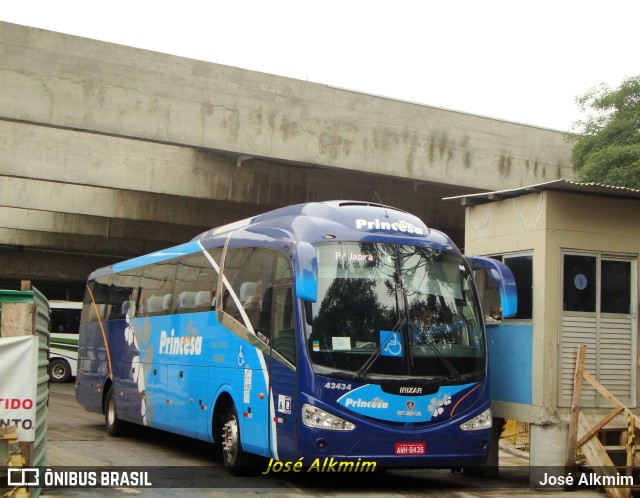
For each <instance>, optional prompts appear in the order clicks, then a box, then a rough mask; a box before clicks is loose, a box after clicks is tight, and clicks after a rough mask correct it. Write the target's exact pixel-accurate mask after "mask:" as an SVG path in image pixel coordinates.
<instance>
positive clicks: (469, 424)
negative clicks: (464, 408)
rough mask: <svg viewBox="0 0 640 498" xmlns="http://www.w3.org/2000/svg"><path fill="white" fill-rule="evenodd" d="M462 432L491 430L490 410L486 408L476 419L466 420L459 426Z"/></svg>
mask: <svg viewBox="0 0 640 498" xmlns="http://www.w3.org/2000/svg"><path fill="white" fill-rule="evenodd" d="M460 429H462V430H463V431H479V430H482V429H491V408H487V409H486V410H485V411H483V412H482V413H481V414H480V415H478V416H477V417H473V418H472V419H471V420H467V421H466V422H465V423H464V424H461V425H460Z"/></svg>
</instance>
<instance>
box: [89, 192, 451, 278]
mask: <svg viewBox="0 0 640 498" xmlns="http://www.w3.org/2000/svg"><path fill="white" fill-rule="evenodd" d="M231 232H235V234H234V239H235V238H242V236H243V235H246V236H248V237H252V236H255V235H257V234H261V235H267V236H269V237H270V238H271V239H276V240H283V241H292V242H297V241H302V240H304V241H306V242H309V243H311V244H314V243H318V242H327V241H328V240H332V239H335V240H348V241H371V242H374V241H379V240H381V239H389V241H395V242H398V243H408V244H415V243H418V242H419V243H426V242H431V243H433V244H437V245H442V246H445V245H453V242H452V241H451V239H449V238H448V237H447V236H446V235H444V234H442V233H441V232H439V231H437V230H430V229H429V228H427V226H426V225H425V224H424V223H423V222H422V221H421V220H420V219H419V218H417V217H416V216H414V215H412V214H410V213H407V212H406V211H402V210H400V209H397V208H394V207H391V206H385V205H383V204H376V203H370V202H361V201H324V202H310V203H305V204H296V205H293V206H287V207H283V208H279V209H275V210H273V211H269V212H266V213H263V214H259V215H257V216H254V217H252V218H247V219H244V220H241V221H237V222H234V223H230V224H228V225H223V226H221V227H217V228H213V229H211V230H208V231H206V232H203V233H201V234H200V235H198V236H196V237H194V238H193V239H192V240H191V241H190V242H187V243H185V244H181V245H178V246H175V247H171V248H167V249H163V250H160V251H156V252H154V253H151V254H147V255H144V256H140V257H137V258H133V259H130V260H127V261H123V262H120V263H116V264H114V265H111V266H107V267H104V268H101V269H99V270H96V271H94V272H93V273H92V274H91V275H90V277H89V279H90V280H91V279H94V278H97V277H100V276H103V275H107V274H110V273H119V272H123V271H126V270H129V269H132V268H137V267H139V266H145V265H148V264H153V263H156V262H160V261H165V260H168V259H173V258H176V257H179V256H183V255H187V254H191V253H194V252H198V251H201V250H202V247H203V246H204V247H207V248H209V247H215V246H216V245H222V243H223V242H224V240H225V239H226V238H227V236H228V235H229V233H231Z"/></svg>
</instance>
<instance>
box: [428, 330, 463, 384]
mask: <svg viewBox="0 0 640 498" xmlns="http://www.w3.org/2000/svg"><path fill="white" fill-rule="evenodd" d="M421 344H426V345H427V346H429V349H431V351H433V354H434V355H435V356H436V358H438V359H439V360H440V361H441V362H442V364H443V365H444V366H445V367H446V369H447V371H448V372H449V375H450V376H451V378H452V380H459V379H461V378H462V376H461V375H460V372H458V369H457V368H456V367H454V366H453V365H452V364H451V362H450V361H449V360H447V358H446V357H445V356H444V355H443V354H442V353H441V352H440V350H439V349H438V346H436V343H435V342H433V339H431V338H426V340H425V341H424V342H422V343H421Z"/></svg>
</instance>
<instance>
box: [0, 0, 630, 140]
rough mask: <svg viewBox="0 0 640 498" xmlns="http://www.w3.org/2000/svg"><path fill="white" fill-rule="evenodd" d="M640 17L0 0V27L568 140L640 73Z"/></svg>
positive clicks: (588, 11)
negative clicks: (601, 91)
mask: <svg viewBox="0 0 640 498" xmlns="http://www.w3.org/2000/svg"><path fill="white" fill-rule="evenodd" d="M638 19H640V2H639V1H637V0H607V1H606V2H605V1H604V0H599V1H595V0H536V1H532V0H475V1H474V0H438V1H435V0H388V1H380V0H363V1H361V0H322V1H320V0H316V1H310V0H309V1H307V0H225V1H219V0H179V1H176V0H174V1H167V0H154V1H149V0H124V1H123V0H110V1H91V0H0V21H5V22H11V23H15V24H22V25H26V26H32V27H37V28H42V29H47V30H51V31H57V32H61V33H68V34H72V35H77V36H83V37H87V38H92V39H96V40H103V41H108V42H112V43H118V44H122V45H127V46H131V47H137V48H143V49H148V50H154V51H157V52H163V53H168V54H173V55H179V56H183V57H189V58H193V59H199V60H204V61H209V62H215V63H218V64H225V65H229V66H235V67H240V68H244V69H250V70H254V71H261V72H265V73H270V74H277V75H280V76H286V77H290V78H296V79H300V80H307V81H312V82H316V83H321V84H326V85H330V86H335V87H339V88H346V89H349V90H356V91H360V92H363V93H368V94H373V95H380V96H384V97H391V98H394V99H398V100H404V101H409V102H416V103H420V104H425V105H429V106H434V107H440V108H445V109H451V110H456V111H461V112H465V113H469V114H478V115H481V116H488V117H492V118H497V119H503V120H507V121H513V122H518V123H524V124H528V125H533V126H539V127H543V128H550V129H555V130H561V131H569V130H571V129H572V125H573V123H574V122H575V121H577V120H579V119H580V118H581V117H582V115H581V113H580V109H579V108H578V106H577V104H576V103H575V99H576V97H578V96H580V95H583V94H584V93H586V92H587V91H588V90H589V89H591V88H593V87H596V86H599V85H601V84H603V83H604V84H607V85H609V86H610V87H611V88H616V87H617V86H618V85H620V83H621V82H622V81H623V80H624V79H625V78H628V77H632V76H638V75H640V55H639V53H640V50H639V48H640V47H639V45H640V41H639V39H638V35H637V33H638V27H637V26H638ZM1 66H2V61H1V59H0V68H1Z"/></svg>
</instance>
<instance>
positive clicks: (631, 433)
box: [627, 415, 636, 475]
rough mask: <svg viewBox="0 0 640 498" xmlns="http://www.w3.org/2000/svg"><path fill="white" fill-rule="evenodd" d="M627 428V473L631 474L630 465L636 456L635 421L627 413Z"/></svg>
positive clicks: (631, 465)
mask: <svg viewBox="0 0 640 498" xmlns="http://www.w3.org/2000/svg"><path fill="white" fill-rule="evenodd" d="M627 418H628V419H629V429H628V432H627V475H631V467H633V462H634V460H635V456H636V423H635V420H634V418H633V417H632V416H630V415H628V416H627Z"/></svg>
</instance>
